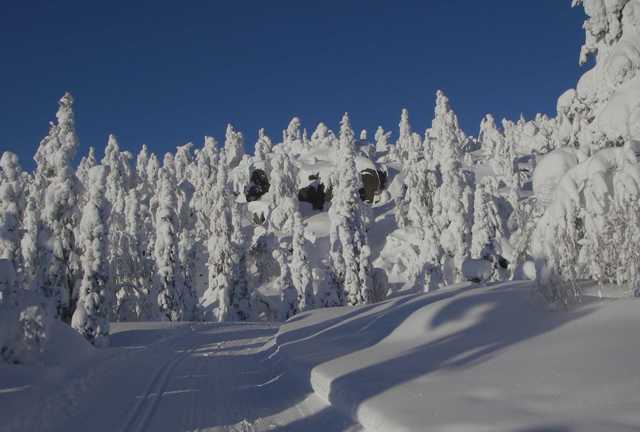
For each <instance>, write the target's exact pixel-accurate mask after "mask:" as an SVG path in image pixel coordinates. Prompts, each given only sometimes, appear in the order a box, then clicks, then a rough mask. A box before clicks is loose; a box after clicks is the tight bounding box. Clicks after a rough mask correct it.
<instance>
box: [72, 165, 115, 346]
mask: <svg viewBox="0 0 640 432" xmlns="http://www.w3.org/2000/svg"><path fill="white" fill-rule="evenodd" d="M108 170H109V169H108V168H107V167H105V166H96V167H93V168H91V170H89V173H88V180H89V189H88V192H87V193H88V198H87V204H86V205H85V207H84V209H83V210H82V219H81V220H80V229H79V238H78V242H79V244H80V247H81V250H82V257H81V259H80V261H81V265H82V272H83V277H82V282H81V284H80V294H79V296H78V303H77V305H76V309H75V312H74V313H73V319H72V320H71V326H72V327H73V328H74V329H75V330H77V331H78V332H79V333H80V334H81V335H83V336H84V337H85V338H86V339H87V340H88V341H89V342H91V343H92V344H93V345H95V346H98V347H103V346H107V345H108V344H109V315H110V309H111V304H110V302H111V297H112V295H111V294H110V293H109V292H108V291H109V284H108V283H107V282H108V279H109V265H108V260H107V257H108V256H107V251H108V249H109V243H108V241H109V239H108V232H107V220H108V216H109V206H110V205H109V203H108V201H107V200H106V196H105V195H106V194H105V191H106V179H107V173H108Z"/></svg>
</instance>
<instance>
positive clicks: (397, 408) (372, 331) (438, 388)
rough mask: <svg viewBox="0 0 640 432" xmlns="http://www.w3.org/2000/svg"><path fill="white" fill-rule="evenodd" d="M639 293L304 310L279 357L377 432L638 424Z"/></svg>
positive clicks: (410, 299) (465, 294) (286, 330)
mask: <svg viewBox="0 0 640 432" xmlns="http://www.w3.org/2000/svg"><path fill="white" fill-rule="evenodd" d="M637 307H638V303H637V300H632V299H628V298H627V299H625V300H618V301H611V300H604V301H588V302H585V304H583V305H581V306H579V307H577V308H575V309H573V310H571V311H570V312H552V311H548V310H546V309H545V308H544V307H543V306H542V305H541V304H540V303H537V302H535V301H534V298H533V297H532V292H531V284H530V283H529V282H517V283H513V282H508V283H503V284H499V285H494V286H488V287H483V288H474V287H469V286H461V287H457V288H449V289H446V290H442V291H438V292H435V293H430V294H423V295H410V296H403V297H398V298H395V299H392V300H387V301H386V302H383V303H381V304H377V305H369V306H362V307H358V308H352V309H344V308H336V309H328V310H317V311H313V312H311V313H305V314H302V315H300V316H298V317H296V318H294V319H293V320H290V321H289V322H288V323H286V324H285V325H284V326H283V327H282V328H281V329H280V331H279V333H278V335H277V336H276V341H277V345H278V349H277V351H276V352H275V353H274V354H273V357H274V358H282V359H286V361H288V362H290V363H291V364H292V367H295V368H297V369H302V370H304V372H301V374H304V375H305V376H307V375H308V376H309V377H310V378H309V379H310V383H311V385H312V387H313V389H314V391H315V392H316V393H317V394H318V395H319V396H320V397H321V398H322V399H323V400H325V401H327V402H329V403H331V404H332V405H333V406H334V407H335V408H337V409H339V410H340V411H342V412H343V413H345V414H348V415H351V416H353V417H354V418H356V419H357V420H358V421H359V422H360V423H361V424H362V425H363V426H364V427H365V428H366V430H370V431H416V430H425V427H428V430H436V431H440V430H442V431H451V430H461V431H467V430H469V431H477V430H490V431H503V430H504V431H507V430H508V431H513V430H580V431H590V430H593V431H600V430H608V431H623V430H632V429H636V428H639V427H640V416H638V415H637V406H639V404H640V393H639V392H638V389H639V388H640V376H639V375H638V374H637V364H638V361H639V360H640V351H638V349H637V346H638V344H639V343H640V336H639V335H638V332H637V328H638V325H640V322H639V321H640V316H639V315H638V314H637Z"/></svg>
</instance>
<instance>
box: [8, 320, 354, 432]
mask: <svg viewBox="0 0 640 432" xmlns="http://www.w3.org/2000/svg"><path fill="white" fill-rule="evenodd" d="M276 330H277V327H275V326H273V325H270V324H232V325H220V324H188V323H159V322H147V323H126V324H124V323H123V324H115V325H114V326H113V328H112V343H113V346H112V347H111V348H104V349H101V350H95V349H93V350H91V353H90V354H89V355H88V357H87V358H86V359H84V360H85V361H84V362H69V363H66V364H65V363H61V364H60V365H58V367H57V368H53V367H52V365H43V366H42V367H41V368H36V367H28V366H23V367H20V369H19V370H17V369H16V367H4V366H3V367H0V431H2V432H9V431H11V432H14V431H15V432H31V431H33V432H36V431H37V432H44V431H52V432H86V431H92V432H130V431H131V432H134V431H135V432H142V431H149V432H150V431H153V432H177V431H201V432H204V431H218V432H220V431H230V432H258V431H273V430H280V431H299V430H304V431H313V432H323V431H345V432H356V431H359V430H361V427H360V426H359V425H358V424H356V423H355V422H353V421H352V420H350V419H349V418H348V417H346V416H344V415H341V414H340V413H337V412H335V410H334V409H332V408H331V407H330V406H327V404H326V403H324V402H323V401H322V400H321V399H320V398H318V396H316V395H315V394H314V393H313V391H312V389H311V388H310V386H309V384H308V382H307V383H305V382H304V381H301V380H298V379H297V377H296V376H295V375H294V374H293V372H292V371H290V370H287V369H286V368H284V367H283V366H284V365H283V364H281V363H278V362H275V361H269V360H268V358H267V357H268V355H269V353H270V352H271V351H272V349H273V344H272V342H271V341H272V335H273V334H274V333H275V332H276ZM69 331H70V332H71V330H69ZM74 336H75V337H76V338H78V339H80V342H82V343H84V342H83V340H82V339H81V338H79V337H78V336H77V335H75V334H74ZM85 344H86V343H85ZM89 360H90V361H91V363H90V364H88V363H87V361H89ZM56 372H57V373H56ZM54 373H56V376H53V374H54Z"/></svg>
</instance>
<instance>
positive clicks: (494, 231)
mask: <svg viewBox="0 0 640 432" xmlns="http://www.w3.org/2000/svg"><path fill="white" fill-rule="evenodd" d="M497 190H498V185H497V180H496V179H495V178H493V177H485V178H483V179H482V180H481V181H480V183H479V184H478V185H477V186H476V192H475V198H474V213H473V227H472V228H471V234H472V242H471V256H472V257H473V258H486V259H491V258H492V257H495V255H496V253H497V252H498V249H497V242H498V241H499V240H500V239H501V238H504V237H505V227H504V224H503V223H502V219H501V217H500V214H499V212H498V207H497V204H496V196H497Z"/></svg>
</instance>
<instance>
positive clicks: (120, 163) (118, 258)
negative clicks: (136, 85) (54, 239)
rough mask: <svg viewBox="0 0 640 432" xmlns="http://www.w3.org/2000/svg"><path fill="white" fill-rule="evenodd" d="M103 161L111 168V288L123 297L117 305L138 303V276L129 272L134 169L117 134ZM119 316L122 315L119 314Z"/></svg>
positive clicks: (108, 196)
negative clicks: (128, 227) (128, 213)
mask: <svg viewBox="0 0 640 432" xmlns="http://www.w3.org/2000/svg"><path fill="white" fill-rule="evenodd" d="M101 165H102V166H104V167H107V168H108V172H107V178H106V190H105V196H106V199H107V201H108V202H109V205H110V212H109V216H108V217H109V219H108V221H107V227H108V237H109V249H108V258H107V259H108V262H109V284H110V285H111V286H110V290H111V291H112V292H113V293H114V295H116V296H117V298H118V299H119V302H118V303H116V304H115V305H116V306H118V305H121V304H122V303H132V304H135V301H136V300H135V294H134V291H133V290H132V284H131V279H133V278H134V277H135V276H134V275H131V274H129V270H130V266H129V263H128V261H127V259H128V258H127V252H128V250H127V249H128V245H127V235H126V209H125V201H126V197H127V194H128V191H129V188H130V186H131V184H132V177H133V173H132V171H131V167H130V164H129V155H128V154H127V153H125V152H122V151H120V145H119V144H118V140H117V139H116V137H115V135H113V134H111V135H109V138H108V140H107V146H106V147H105V150H104V157H103V158H102V161H101ZM129 297H132V298H129ZM116 318H121V317H118V316H116Z"/></svg>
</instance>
